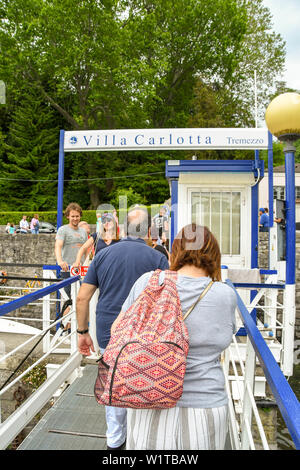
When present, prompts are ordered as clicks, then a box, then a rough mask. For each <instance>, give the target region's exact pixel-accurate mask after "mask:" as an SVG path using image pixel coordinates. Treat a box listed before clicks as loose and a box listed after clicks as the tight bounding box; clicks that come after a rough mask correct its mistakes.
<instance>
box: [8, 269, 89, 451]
mask: <svg viewBox="0 0 300 470" xmlns="http://www.w3.org/2000/svg"><path fill="white" fill-rule="evenodd" d="M79 280H80V276H74V277H71V278H69V279H66V280H62V281H60V282H55V283H54V284H52V285H49V286H46V287H44V288H42V289H39V290H38V291H36V292H32V293H30V294H28V295H25V296H23V297H20V298H18V299H15V300H12V301H10V302H8V303H6V304H4V305H1V306H0V317H2V316H4V315H6V314H8V313H10V312H12V311H14V310H15V309H18V308H21V307H24V306H26V305H28V304H31V303H32V302H34V301H36V300H38V299H43V304H42V305H43V319H42V321H43V328H42V330H41V331H40V332H38V333H36V334H34V335H32V336H31V337H30V338H29V339H27V340H26V341H25V342H23V343H22V344H20V345H18V346H17V347H15V348H14V349H13V350H11V351H9V352H8V353H7V354H4V355H3V356H2V357H1V358H0V364H1V363H2V364H3V363H5V361H6V360H7V359H9V358H11V357H12V356H13V355H14V354H16V353H18V352H20V351H21V350H22V349H24V348H25V347H28V346H29V345H30V343H34V342H35V345H34V347H33V349H34V348H35V347H36V346H37V344H38V343H39V342H40V341H41V340H42V339H43V340H45V338H46V336H47V335H48V336H49V338H50V330H53V329H56V328H57V325H58V324H60V323H61V322H62V318H59V319H57V320H55V321H54V322H53V321H52V322H51V321H50V309H49V303H50V294H51V293H54V292H58V291H60V290H61V289H63V288H64V287H66V286H68V285H71V297H72V299H73V305H75V299H76V296H77V291H78V288H79ZM64 318H65V319H67V318H69V321H70V323H71V333H70V335H69V336H67V337H60V332H61V331H57V332H56V334H55V335H54V337H56V338H55V339H56V341H52V342H51V343H50V341H49V340H48V341H47V342H46V344H45V345H44V347H43V354H42V355H41V357H39V359H37V360H36V361H35V362H34V363H33V364H31V365H30V366H29V367H28V368H27V369H26V370H25V371H23V372H22V373H21V374H19V375H18V376H17V377H15V378H14V379H13V380H11V381H10V380H8V381H6V382H9V383H6V382H5V383H4V384H3V385H2V388H1V390H0V403H1V399H2V397H3V395H4V394H5V393H6V392H8V391H9V390H11V389H12V387H14V385H15V384H16V383H17V382H19V381H20V380H21V379H22V378H23V377H24V376H26V375H27V374H28V373H29V372H30V371H31V370H32V369H33V368H34V367H36V366H37V365H38V364H40V363H41V362H43V361H44V360H45V359H46V358H47V357H48V356H50V354H52V353H57V352H59V353H64V354H69V358H68V359H67V360H66V361H65V362H64V363H63V364H62V365H61V366H60V367H59V368H57V370H56V371H55V372H54V373H53V375H51V377H49V378H48V379H47V380H46V381H45V382H44V383H43V384H42V385H41V386H40V387H39V388H38V389H37V390H36V391H35V392H34V393H33V394H32V395H31V396H30V397H29V398H28V399H27V400H26V401H25V402H24V403H23V404H22V405H21V406H20V407H19V408H17V409H16V411H14V412H13V413H12V414H11V415H10V416H9V417H8V418H7V419H6V420H5V421H4V422H3V423H2V424H1V425H0V449H2V450H3V449H6V448H7V446H8V445H9V444H10V443H11V442H12V441H13V439H14V438H15V437H16V436H17V435H18V434H19V433H20V432H21V431H22V430H23V429H24V427H25V426H26V425H27V424H28V423H29V422H30V421H31V420H32V419H33V418H34V416H35V415H36V414H37V413H38V412H39V411H40V410H41V409H42V408H43V406H44V405H45V404H46V403H47V402H49V400H50V399H51V398H52V396H53V394H54V393H55V392H56V391H57V390H58V389H59V387H60V386H61V385H62V384H63V383H64V382H65V381H66V380H68V379H70V377H71V376H72V374H74V371H75V376H77V375H79V374H80V371H79V366H80V363H81V354H79V353H78V351H77V338H76V316H75V308H72V309H71V311H70V312H69V313H68V314H67V315H65V317H64ZM68 339H69V341H70V347H69V348H65V349H62V348H59V347H60V346H61V345H62V344H63V343H65V342H66V341H67V340H68ZM24 355H25V353H24ZM76 370H77V372H76ZM15 372H17V370H15ZM0 416H1V408H0Z"/></svg>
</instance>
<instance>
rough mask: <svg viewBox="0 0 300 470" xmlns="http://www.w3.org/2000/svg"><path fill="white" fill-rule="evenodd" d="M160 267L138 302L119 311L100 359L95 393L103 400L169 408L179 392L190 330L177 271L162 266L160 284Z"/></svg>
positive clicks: (126, 405)
mask: <svg viewBox="0 0 300 470" xmlns="http://www.w3.org/2000/svg"><path fill="white" fill-rule="evenodd" d="M160 272H161V271H160V270H159V269H158V270H156V271H155V272H154V273H153V275H152V276H151V278H150V280H149V282H148V284H147V286H146V288H145V289H144V291H143V292H142V293H141V294H140V295H139V297H138V298H137V299H136V301H135V302H134V303H133V304H132V305H131V307H130V308H129V309H128V310H127V311H126V312H122V314H120V316H119V317H118V324H117V327H116V328H115V329H114V330H113V331H112V334H111V338H110V341H109V343H108V345H107V347H106V350H105V352H104V354H103V356H102V357H101V358H100V359H99V365H98V376H97V379H96V383H95V389H94V392H95V397H96V400H97V402H98V403H100V404H102V405H109V406H117V407H121V408H157V409H160V408H172V407H174V406H175V405H176V403H177V401H178V400H179V399H180V397H181V395H182V391H183V379H184V375H185V369H186V357H187V354H188V349H189V338H188V331H187V328H186V325H185V324H184V318H183V316H182V311H181V305H180V299H179V296H178V292H177V288H176V280H177V273H176V272H174V271H165V272H164V273H165V279H164V283H163V284H162V285H159V275H160ZM202 296H203V294H202V295H201V297H202ZM199 300H200V299H198V300H197V302H198V301H199ZM197 302H196V303H197ZM196 303H195V304H194V305H193V306H192V307H191V308H190V310H189V311H188V312H187V313H186V315H185V318H186V317H187V315H188V314H189V313H190V312H191V310H192V309H193V308H194V306H195V305H196Z"/></svg>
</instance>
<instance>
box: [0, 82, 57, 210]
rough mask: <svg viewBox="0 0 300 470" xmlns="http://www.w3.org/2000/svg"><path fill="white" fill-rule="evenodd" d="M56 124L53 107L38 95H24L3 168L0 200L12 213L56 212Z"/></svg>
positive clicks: (7, 144)
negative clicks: (15, 211) (21, 211)
mask: <svg viewBox="0 0 300 470" xmlns="http://www.w3.org/2000/svg"><path fill="white" fill-rule="evenodd" d="M54 124H55V119H54V112H53V110H52V109H51V107H49V105H45V104H44V103H43V102H42V101H41V98H40V96H39V95H38V94H36V93H35V94H34V93H32V92H26V91H24V94H23V96H22V98H21V99H20V102H19V106H18V107H17V108H16V110H15V112H14V114H13V116H12V121H11V123H10V126H9V129H8V135H7V139H6V143H5V144H4V149H5V151H6V159H5V160H2V164H1V175H2V180H1V182H0V186H1V191H0V194H1V196H0V197H1V199H2V201H1V202H4V203H6V204H7V205H8V206H9V208H10V209H16V208H18V209H21V210H41V209H48V210H49V209H55V208H56V187H57V139H58V136H59V127H58V125H57V126H56V127H54ZM51 179H52V180H53V181H48V180H51ZM7 195H9V198H8V199H7ZM6 201H7V202H6Z"/></svg>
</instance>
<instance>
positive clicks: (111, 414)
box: [100, 348, 127, 447]
mask: <svg viewBox="0 0 300 470" xmlns="http://www.w3.org/2000/svg"><path fill="white" fill-rule="evenodd" d="M100 351H101V354H103V353H104V351H105V349H102V348H100ZM105 416H106V425H107V430H106V440H107V445H108V446H109V447H119V446H121V445H122V444H123V443H124V442H125V439H126V434H127V410H126V408H117V407H116V406H106V407H105Z"/></svg>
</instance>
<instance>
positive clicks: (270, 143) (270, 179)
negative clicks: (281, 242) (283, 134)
mask: <svg viewBox="0 0 300 470" xmlns="http://www.w3.org/2000/svg"><path fill="white" fill-rule="evenodd" d="M268 183H269V227H273V219H274V214H273V212H274V208H273V199H274V187H273V186H274V185H273V136H272V134H271V132H270V131H269V132H268ZM269 244H270V241H269ZM269 269H270V264H269Z"/></svg>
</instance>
